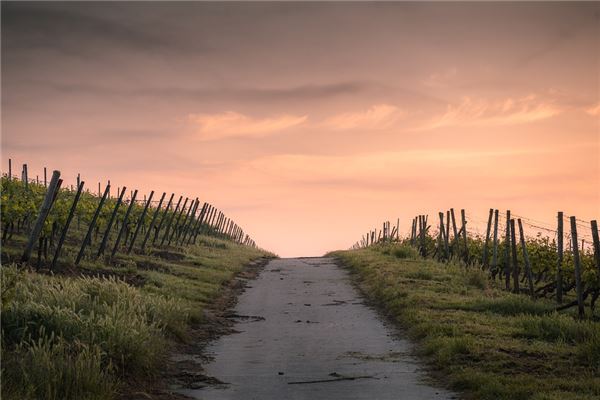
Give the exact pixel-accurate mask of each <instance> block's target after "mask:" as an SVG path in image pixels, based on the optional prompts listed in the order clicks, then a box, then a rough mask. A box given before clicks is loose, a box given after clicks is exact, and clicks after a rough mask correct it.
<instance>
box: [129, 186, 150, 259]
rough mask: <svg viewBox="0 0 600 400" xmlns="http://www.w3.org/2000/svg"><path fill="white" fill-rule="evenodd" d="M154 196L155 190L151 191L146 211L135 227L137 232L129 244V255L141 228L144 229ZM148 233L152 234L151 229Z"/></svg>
mask: <svg viewBox="0 0 600 400" xmlns="http://www.w3.org/2000/svg"><path fill="white" fill-rule="evenodd" d="M152 196H154V190H152V191H150V196H148V201H146V205H145V206H144V210H143V211H142V214H141V215H140V219H138V222H137V224H136V227H135V232H134V234H133V238H131V242H129V247H128V248H127V254H129V253H131V249H133V244H134V243H135V239H136V238H137V235H138V233H139V231H140V228H141V227H142V224H143V223H144V218H145V217H146V212H147V211H148V207H149V206H150V203H151V202H152ZM148 232H150V230H149V229H148Z"/></svg>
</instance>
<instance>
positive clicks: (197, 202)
mask: <svg viewBox="0 0 600 400" xmlns="http://www.w3.org/2000/svg"><path fill="white" fill-rule="evenodd" d="M199 205H200V200H198V198H197V197H196V200H195V201H194V202H193V203H192V211H191V213H188V215H187V216H186V219H185V221H184V223H183V230H182V232H181V234H180V235H179V237H180V238H181V240H179V245H180V246H183V245H184V244H185V239H186V237H187V235H188V232H189V231H190V228H191V226H192V225H194V223H195V218H196V212H197V211H198V206H199Z"/></svg>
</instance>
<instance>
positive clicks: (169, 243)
mask: <svg viewBox="0 0 600 400" xmlns="http://www.w3.org/2000/svg"><path fill="white" fill-rule="evenodd" d="M188 200H189V199H188V198H187V197H186V198H185V201H184V202H183V206H182V207H181V211H179V214H178V215H177V219H176V220H175V225H174V226H173V231H172V232H171V234H170V235H169V241H168V242H167V245H168V246H170V245H171V241H172V240H173V237H174V236H175V235H176V233H177V229H178V228H179V221H180V220H181V216H182V215H183V212H184V211H185V206H186V204H187V202H188ZM190 208H191V207H190ZM189 211H190V209H189V208H188V213H189Z"/></svg>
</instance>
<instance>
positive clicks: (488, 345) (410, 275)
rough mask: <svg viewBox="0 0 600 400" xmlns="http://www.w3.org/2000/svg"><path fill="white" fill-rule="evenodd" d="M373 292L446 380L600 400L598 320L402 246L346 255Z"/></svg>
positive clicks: (489, 395) (507, 394) (480, 393)
mask: <svg viewBox="0 0 600 400" xmlns="http://www.w3.org/2000/svg"><path fill="white" fill-rule="evenodd" d="M331 255H332V256H335V257H337V258H338V259H339V260H340V261H341V262H342V263H343V264H344V265H345V266H347V267H348V268H349V269H350V270H351V272H352V273H353V275H354V277H355V279H356V281H357V283H358V284H359V285H360V287H361V288H362V290H363V291H364V293H365V295H366V296H367V297H369V298H370V299H371V300H373V301H374V302H375V303H377V304H379V305H380V306H381V307H382V308H383V310H385V312H386V313H388V314H389V316H390V317H391V318H392V319H394V320H395V321H396V322H398V323H399V324H400V325H401V326H403V327H405V328H406V329H407V331H408V332H409V334H410V335H411V336H412V338H413V339H415V340H416V341H417V343H418V352H419V353H420V354H421V356H422V357H424V358H425V359H426V360H427V362H428V363H429V365H430V366H431V367H432V369H433V370H434V375H436V376H439V377H440V378H441V379H442V381H444V383H446V384H447V385H448V386H450V387H451V388H453V389H454V390H457V391H459V392H462V393H464V394H465V395H466V397H468V398H477V399H535V400H541V399H545V400H550V399H597V398H600V322H599V321H600V318H598V317H599V316H598V315H597V314H596V315H593V316H591V318H590V319H588V320H584V321H579V320H577V319H575V318H574V316H573V314H571V312H563V313H556V312H554V311H553V304H552V303H551V302H550V301H546V300H544V299H538V300H536V301H532V300H530V299H529V298H527V297H526V296H522V295H514V294H511V293H507V292H504V291H502V290H500V288H497V287H495V284H494V283H493V282H490V281H489V280H488V277H487V274H485V273H484V272H483V271H480V270H479V269H478V268H477V267H470V268H469V269H465V267H464V266H460V265H446V264H440V263H437V262H435V261H431V260H424V259H422V258H420V257H419V256H418V255H417V253H416V251H414V249H412V248H409V247H404V246H402V245H398V244H395V245H391V244H388V245H376V246H372V247H369V248H366V249H360V250H351V251H339V252H334V253H332V254H331Z"/></svg>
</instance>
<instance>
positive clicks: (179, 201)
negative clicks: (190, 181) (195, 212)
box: [160, 196, 183, 246]
mask: <svg viewBox="0 0 600 400" xmlns="http://www.w3.org/2000/svg"><path fill="white" fill-rule="evenodd" d="M181 200H183V196H179V200H178V201H177V205H176V206H175V210H173V215H171V217H170V218H169V222H167V226H166V227H165V233H163V237H162V240H161V241H160V245H161V246H163V245H164V244H165V240H167V235H168V234H169V230H170V229H171V224H172V223H173V219H174V218H175V216H176V215H177V212H178V211H179V205H180V204H181Z"/></svg>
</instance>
